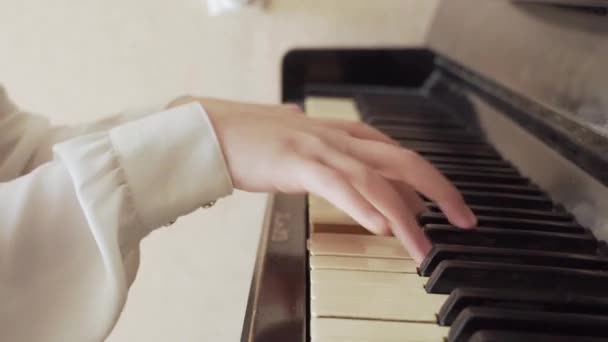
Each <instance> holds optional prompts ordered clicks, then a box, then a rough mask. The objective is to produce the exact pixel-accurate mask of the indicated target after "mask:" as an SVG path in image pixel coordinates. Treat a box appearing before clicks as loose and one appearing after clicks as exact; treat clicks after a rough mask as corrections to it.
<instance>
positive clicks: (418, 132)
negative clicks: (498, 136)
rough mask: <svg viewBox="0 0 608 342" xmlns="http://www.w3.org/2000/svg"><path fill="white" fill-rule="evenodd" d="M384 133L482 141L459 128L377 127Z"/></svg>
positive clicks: (405, 136)
mask: <svg viewBox="0 0 608 342" xmlns="http://www.w3.org/2000/svg"><path fill="white" fill-rule="evenodd" d="M378 128H379V129H380V130H381V131H382V132H384V133H385V134H386V135H388V136H390V137H392V138H393V139H396V140H399V139H415V140H428V141H437V140H441V141H452V142H468V143H475V144H482V143H484V142H483V141H482V140H480V139H479V138H476V137H474V136H473V135H471V134H468V133H463V131H461V130H451V129H441V130H440V129H432V130H431V129H408V128H401V127H378Z"/></svg>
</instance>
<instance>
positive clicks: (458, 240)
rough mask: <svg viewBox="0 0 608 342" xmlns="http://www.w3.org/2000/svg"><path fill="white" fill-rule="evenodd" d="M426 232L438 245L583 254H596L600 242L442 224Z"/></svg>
mask: <svg viewBox="0 0 608 342" xmlns="http://www.w3.org/2000/svg"><path fill="white" fill-rule="evenodd" d="M424 233H425V234H426V236H427V237H428V238H429V240H430V241H431V242H432V243H435V244H450V245H465V246H485V247H496V248H521V249H531V250H542V251H556V252H564V253H581V254H595V253H596V252H597V240H596V239H595V238H594V237H593V235H591V234H588V233H587V234H568V233H552V232H540V231H535V230H518V229H509V228H484V227H477V228H475V229H461V228H457V227H454V226H450V225H441V224H429V225H426V226H425V227H424Z"/></svg>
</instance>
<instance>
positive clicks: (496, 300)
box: [437, 288, 608, 326]
mask: <svg viewBox="0 0 608 342" xmlns="http://www.w3.org/2000/svg"><path fill="white" fill-rule="evenodd" d="M471 306H483V307H492V308H504V309H516V310H523V311H534V312H566V313H580V314H590V315H606V316H608V298H602V297H592V296H582V295H579V294H576V293H568V294H563V293H545V292H542V291H538V290H537V289H530V290H527V291H512V290H498V289H479V288H458V289H455V290H454V291H452V293H450V296H449V297H448V299H447V300H446V301H445V303H444V304H443V306H442V307H441V309H440V310H439V313H438V314H437V321H438V322H439V324H440V325H443V326H449V325H452V322H454V320H455V319H456V317H457V316H458V314H460V312H462V310H464V309H466V308H468V307H471Z"/></svg>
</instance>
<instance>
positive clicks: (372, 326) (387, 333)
mask: <svg viewBox="0 0 608 342" xmlns="http://www.w3.org/2000/svg"><path fill="white" fill-rule="evenodd" d="M310 321H311V322H310V323H311V337H312V339H313V341H340V339H341V340H348V341H357V340H362V341H365V340H370V341H381V342H382V341H392V342H397V341H399V342H442V341H443V340H444V339H445V338H446V337H447V335H448V331H449V328H448V327H441V326H438V325H436V324H429V323H409V322H386V321H369V320H350V319H338V318H315V317H313V318H311V320H310Z"/></svg>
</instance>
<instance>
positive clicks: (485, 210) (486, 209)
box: [426, 202, 574, 222]
mask: <svg viewBox="0 0 608 342" xmlns="http://www.w3.org/2000/svg"><path fill="white" fill-rule="evenodd" d="M426 206H427V208H428V209H429V210H430V211H432V212H435V213H440V212H441V209H440V208H439V207H438V206H437V205H436V204H434V203H430V202H428V203H426ZM469 207H470V208H471V209H472V210H473V212H474V213H475V215H480V216H495V217H496V216H498V217H513V218H522V219H532V220H548V221H563V222H573V221H574V218H573V217H572V215H570V214H569V213H567V212H565V211H548V210H530V209H517V208H504V207H491V206H483V205H470V206H469Z"/></svg>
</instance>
